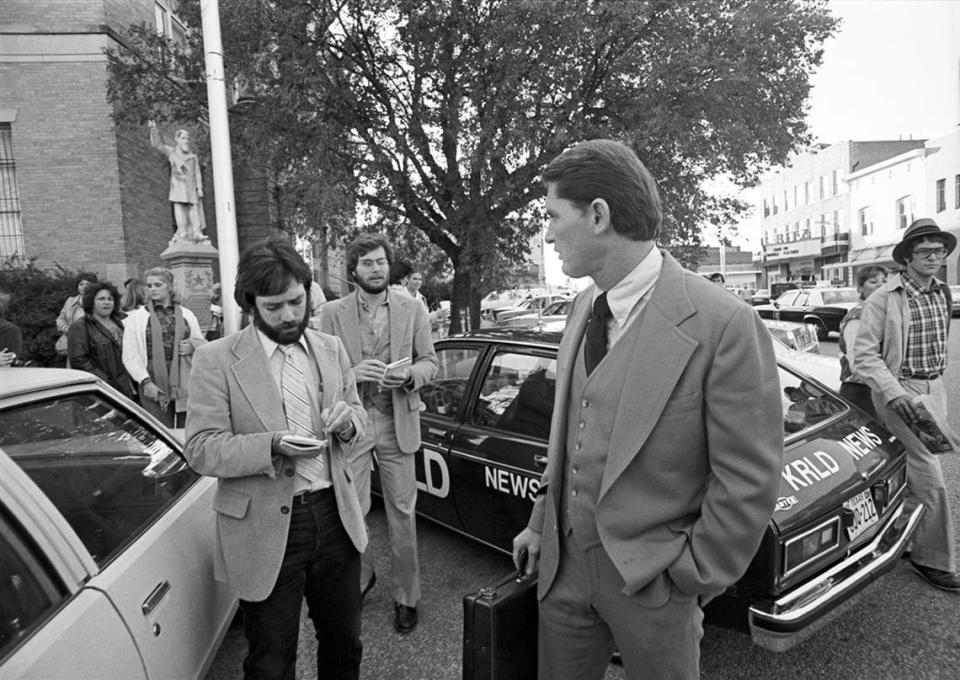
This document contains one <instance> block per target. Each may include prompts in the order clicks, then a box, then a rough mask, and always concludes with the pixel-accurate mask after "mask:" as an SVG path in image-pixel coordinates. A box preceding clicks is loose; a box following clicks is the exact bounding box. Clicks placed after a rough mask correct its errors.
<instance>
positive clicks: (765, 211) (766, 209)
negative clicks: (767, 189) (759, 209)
mask: <svg viewBox="0 0 960 680" xmlns="http://www.w3.org/2000/svg"><path fill="white" fill-rule="evenodd" d="M763 216H764V217H769V216H770V204H769V203H768V202H767V199H763Z"/></svg>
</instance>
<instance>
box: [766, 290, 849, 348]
mask: <svg viewBox="0 0 960 680" xmlns="http://www.w3.org/2000/svg"><path fill="white" fill-rule="evenodd" d="M859 300H860V294H859V293H858V292H857V289H856V288H795V289H792V290H788V291H787V292H785V293H783V294H782V295H781V296H780V297H778V298H777V299H776V300H774V301H773V302H771V303H770V304H766V305H758V306H757V307H756V310H757V313H758V314H759V315H760V316H761V318H764V319H776V320H778V321H797V322H800V323H809V324H813V325H814V326H816V328H817V338H818V339H820V340H826V339H827V337H828V336H829V335H830V333H839V332H840V321H841V320H842V319H843V317H844V316H845V315H846V313H847V312H848V311H850V309H851V308H852V307H854V306H855V305H856V304H857V302H858V301H859Z"/></svg>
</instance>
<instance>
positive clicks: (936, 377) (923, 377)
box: [903, 373, 943, 380]
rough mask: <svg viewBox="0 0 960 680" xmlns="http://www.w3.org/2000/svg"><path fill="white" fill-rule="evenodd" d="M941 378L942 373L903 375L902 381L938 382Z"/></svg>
mask: <svg viewBox="0 0 960 680" xmlns="http://www.w3.org/2000/svg"><path fill="white" fill-rule="evenodd" d="M941 377H943V374H942V373H930V374H929V375H905V376H903V379H904V380H939V379H940V378H941Z"/></svg>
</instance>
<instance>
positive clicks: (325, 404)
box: [304, 331, 339, 411]
mask: <svg viewBox="0 0 960 680" xmlns="http://www.w3.org/2000/svg"><path fill="white" fill-rule="evenodd" d="M304 337H305V338H306V339H307V343H308V344H309V345H310V351H311V352H312V353H313V360H314V362H315V363H316V366H317V372H318V373H319V374H320V380H321V383H322V385H323V388H322V393H323V394H322V397H321V399H320V401H321V404H320V410H321V411H322V410H323V409H325V408H329V407H330V406H332V405H333V403H334V401H335V400H336V399H337V398H339V395H338V394H336V392H337V390H336V389H335V387H336V385H337V384H338V382H339V376H338V375H336V374H335V373H334V369H335V368H337V367H339V362H338V361H337V357H336V353H335V351H334V350H333V349H331V348H330V347H329V346H328V345H327V344H326V343H321V342H320V340H319V338H318V336H317V335H316V334H315V333H312V332H309V331H307V332H306V333H305V334H304Z"/></svg>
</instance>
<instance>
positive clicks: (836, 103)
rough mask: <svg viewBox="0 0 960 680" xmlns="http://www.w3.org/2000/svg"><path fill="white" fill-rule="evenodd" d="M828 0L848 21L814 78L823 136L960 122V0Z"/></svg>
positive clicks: (552, 273)
mask: <svg viewBox="0 0 960 680" xmlns="http://www.w3.org/2000/svg"><path fill="white" fill-rule="evenodd" d="M828 7H829V8H830V11H831V12H832V13H833V14H834V16H836V17H838V18H840V19H841V20H842V23H841V25H840V27H839V29H838V31H837V33H836V35H835V36H834V37H833V38H830V39H829V40H827V41H826V43H825V44H824V55H823V64H822V65H821V67H820V69H819V70H818V71H817V72H816V73H815V74H814V76H813V78H812V79H811V84H812V85H813V89H812V92H811V94H810V100H809V109H808V114H807V123H808V125H809V126H810V129H811V132H812V133H813V136H814V138H815V139H816V141H819V142H823V143H827V144H833V143H836V142H840V141H843V140H846V139H854V140H861V141H867V140H881V139H911V138H912V139H929V138H932V137H940V136H943V135H946V134H948V133H950V132H951V131H952V130H953V129H954V128H955V127H956V126H957V125H958V124H960V0H830V2H829V3H828ZM744 196H745V198H747V200H750V201H751V202H752V201H753V198H752V196H751V195H750V194H749V193H746V194H744ZM759 231H760V230H759V223H758V220H757V219H756V216H751V217H748V218H747V219H745V220H744V222H743V223H741V225H740V227H739V232H740V238H739V239H736V240H735V241H734V243H735V244H737V245H741V247H743V248H744V249H745V250H757V249H759ZM713 245H716V242H714V243H713ZM544 258H545V260H546V276H547V281H548V282H549V283H552V284H556V285H559V284H561V283H563V282H565V281H566V277H564V276H563V274H562V272H561V271H560V263H559V261H558V260H557V259H556V256H555V253H554V252H553V247H552V246H550V245H547V246H546V247H545V248H544ZM573 283H574V285H575V286H577V285H578V284H579V285H580V286H582V285H583V284H585V283H586V282H585V281H584V282H573ZM578 287H579V286H578Z"/></svg>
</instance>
